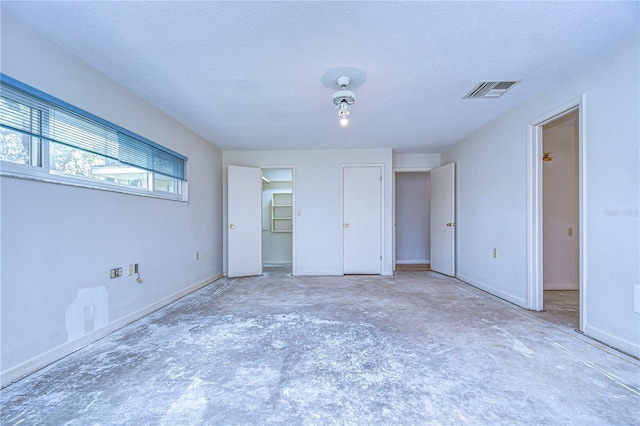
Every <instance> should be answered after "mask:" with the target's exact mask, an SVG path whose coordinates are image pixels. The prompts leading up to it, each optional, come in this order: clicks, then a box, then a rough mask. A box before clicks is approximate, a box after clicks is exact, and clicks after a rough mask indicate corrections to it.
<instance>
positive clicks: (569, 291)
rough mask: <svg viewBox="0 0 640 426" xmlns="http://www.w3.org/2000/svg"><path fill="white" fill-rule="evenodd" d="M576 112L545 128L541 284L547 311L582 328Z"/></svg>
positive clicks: (547, 124) (559, 118)
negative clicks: (580, 323)
mask: <svg viewBox="0 0 640 426" xmlns="http://www.w3.org/2000/svg"><path fill="white" fill-rule="evenodd" d="M578 134H579V132H578V111H577V110H573V111H571V112H569V113H567V114H565V115H563V116H561V117H558V118H556V119H554V120H553V121H551V122H549V123H546V124H544V125H543V126H542V151H543V154H542V265H543V267H542V288H543V308H544V310H545V311H547V313H548V315H553V316H554V317H557V320H558V321H560V322H562V324H566V325H569V326H571V327H572V328H574V329H576V328H578V323H579V318H580V315H579V309H580V303H579V300H580V268H579V257H580V256H579V250H580V244H579V235H580V229H579V215H578V211H579V206H578V194H579V192H578V176H579V173H578V172H579V164H578V158H579V155H578V154H579V153H578V140H579V139H578Z"/></svg>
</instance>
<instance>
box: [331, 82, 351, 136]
mask: <svg viewBox="0 0 640 426" xmlns="http://www.w3.org/2000/svg"><path fill="white" fill-rule="evenodd" d="M336 83H338V86H340V88H341V90H338V91H337V92H336V93H334V94H333V97H332V98H331V100H332V101H333V103H334V105H335V106H336V109H337V110H338V117H340V124H341V125H343V126H346V125H348V124H349V118H348V117H349V115H351V105H353V104H354V103H355V102H356V94H355V93H353V92H352V91H351V90H347V86H349V84H350V83H351V77H348V76H346V75H343V76H341V77H338V78H337V79H336Z"/></svg>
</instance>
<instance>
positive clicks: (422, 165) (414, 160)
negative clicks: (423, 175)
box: [393, 154, 442, 172]
mask: <svg viewBox="0 0 640 426" xmlns="http://www.w3.org/2000/svg"><path fill="white" fill-rule="evenodd" d="M440 164H442V163H441V162H440V154H393V169H394V170H401V171H405V172H410V171H413V172H423V171H426V170H431V169H433V168H435V167H438V166H440Z"/></svg>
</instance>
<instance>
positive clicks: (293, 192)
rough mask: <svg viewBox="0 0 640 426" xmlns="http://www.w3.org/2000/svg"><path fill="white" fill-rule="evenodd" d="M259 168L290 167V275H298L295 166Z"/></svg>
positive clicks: (264, 167) (275, 167) (282, 167)
mask: <svg viewBox="0 0 640 426" xmlns="http://www.w3.org/2000/svg"><path fill="white" fill-rule="evenodd" d="M258 167H259V168H260V170H264V169H291V205H292V207H291V223H292V229H291V275H294V276H295V275H298V267H297V261H296V234H297V232H296V217H297V216H298V215H297V214H296V166H294V165H284V166H274V165H269V166H258Z"/></svg>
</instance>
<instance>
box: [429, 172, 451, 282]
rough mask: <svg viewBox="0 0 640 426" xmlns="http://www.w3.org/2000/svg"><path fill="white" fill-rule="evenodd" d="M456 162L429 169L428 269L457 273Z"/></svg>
mask: <svg viewBox="0 0 640 426" xmlns="http://www.w3.org/2000/svg"><path fill="white" fill-rule="evenodd" d="M455 226H456V223H455V164H454V163H449V164H446V165H444V166H442V167H438V168H437V169H433V170H431V270H432V271H435V272H440V273H441V274H445V275H451V276H455V274H456V262H455V259H456V254H455V253H456V241H455V237H456V233H455V230H456V228H455Z"/></svg>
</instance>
